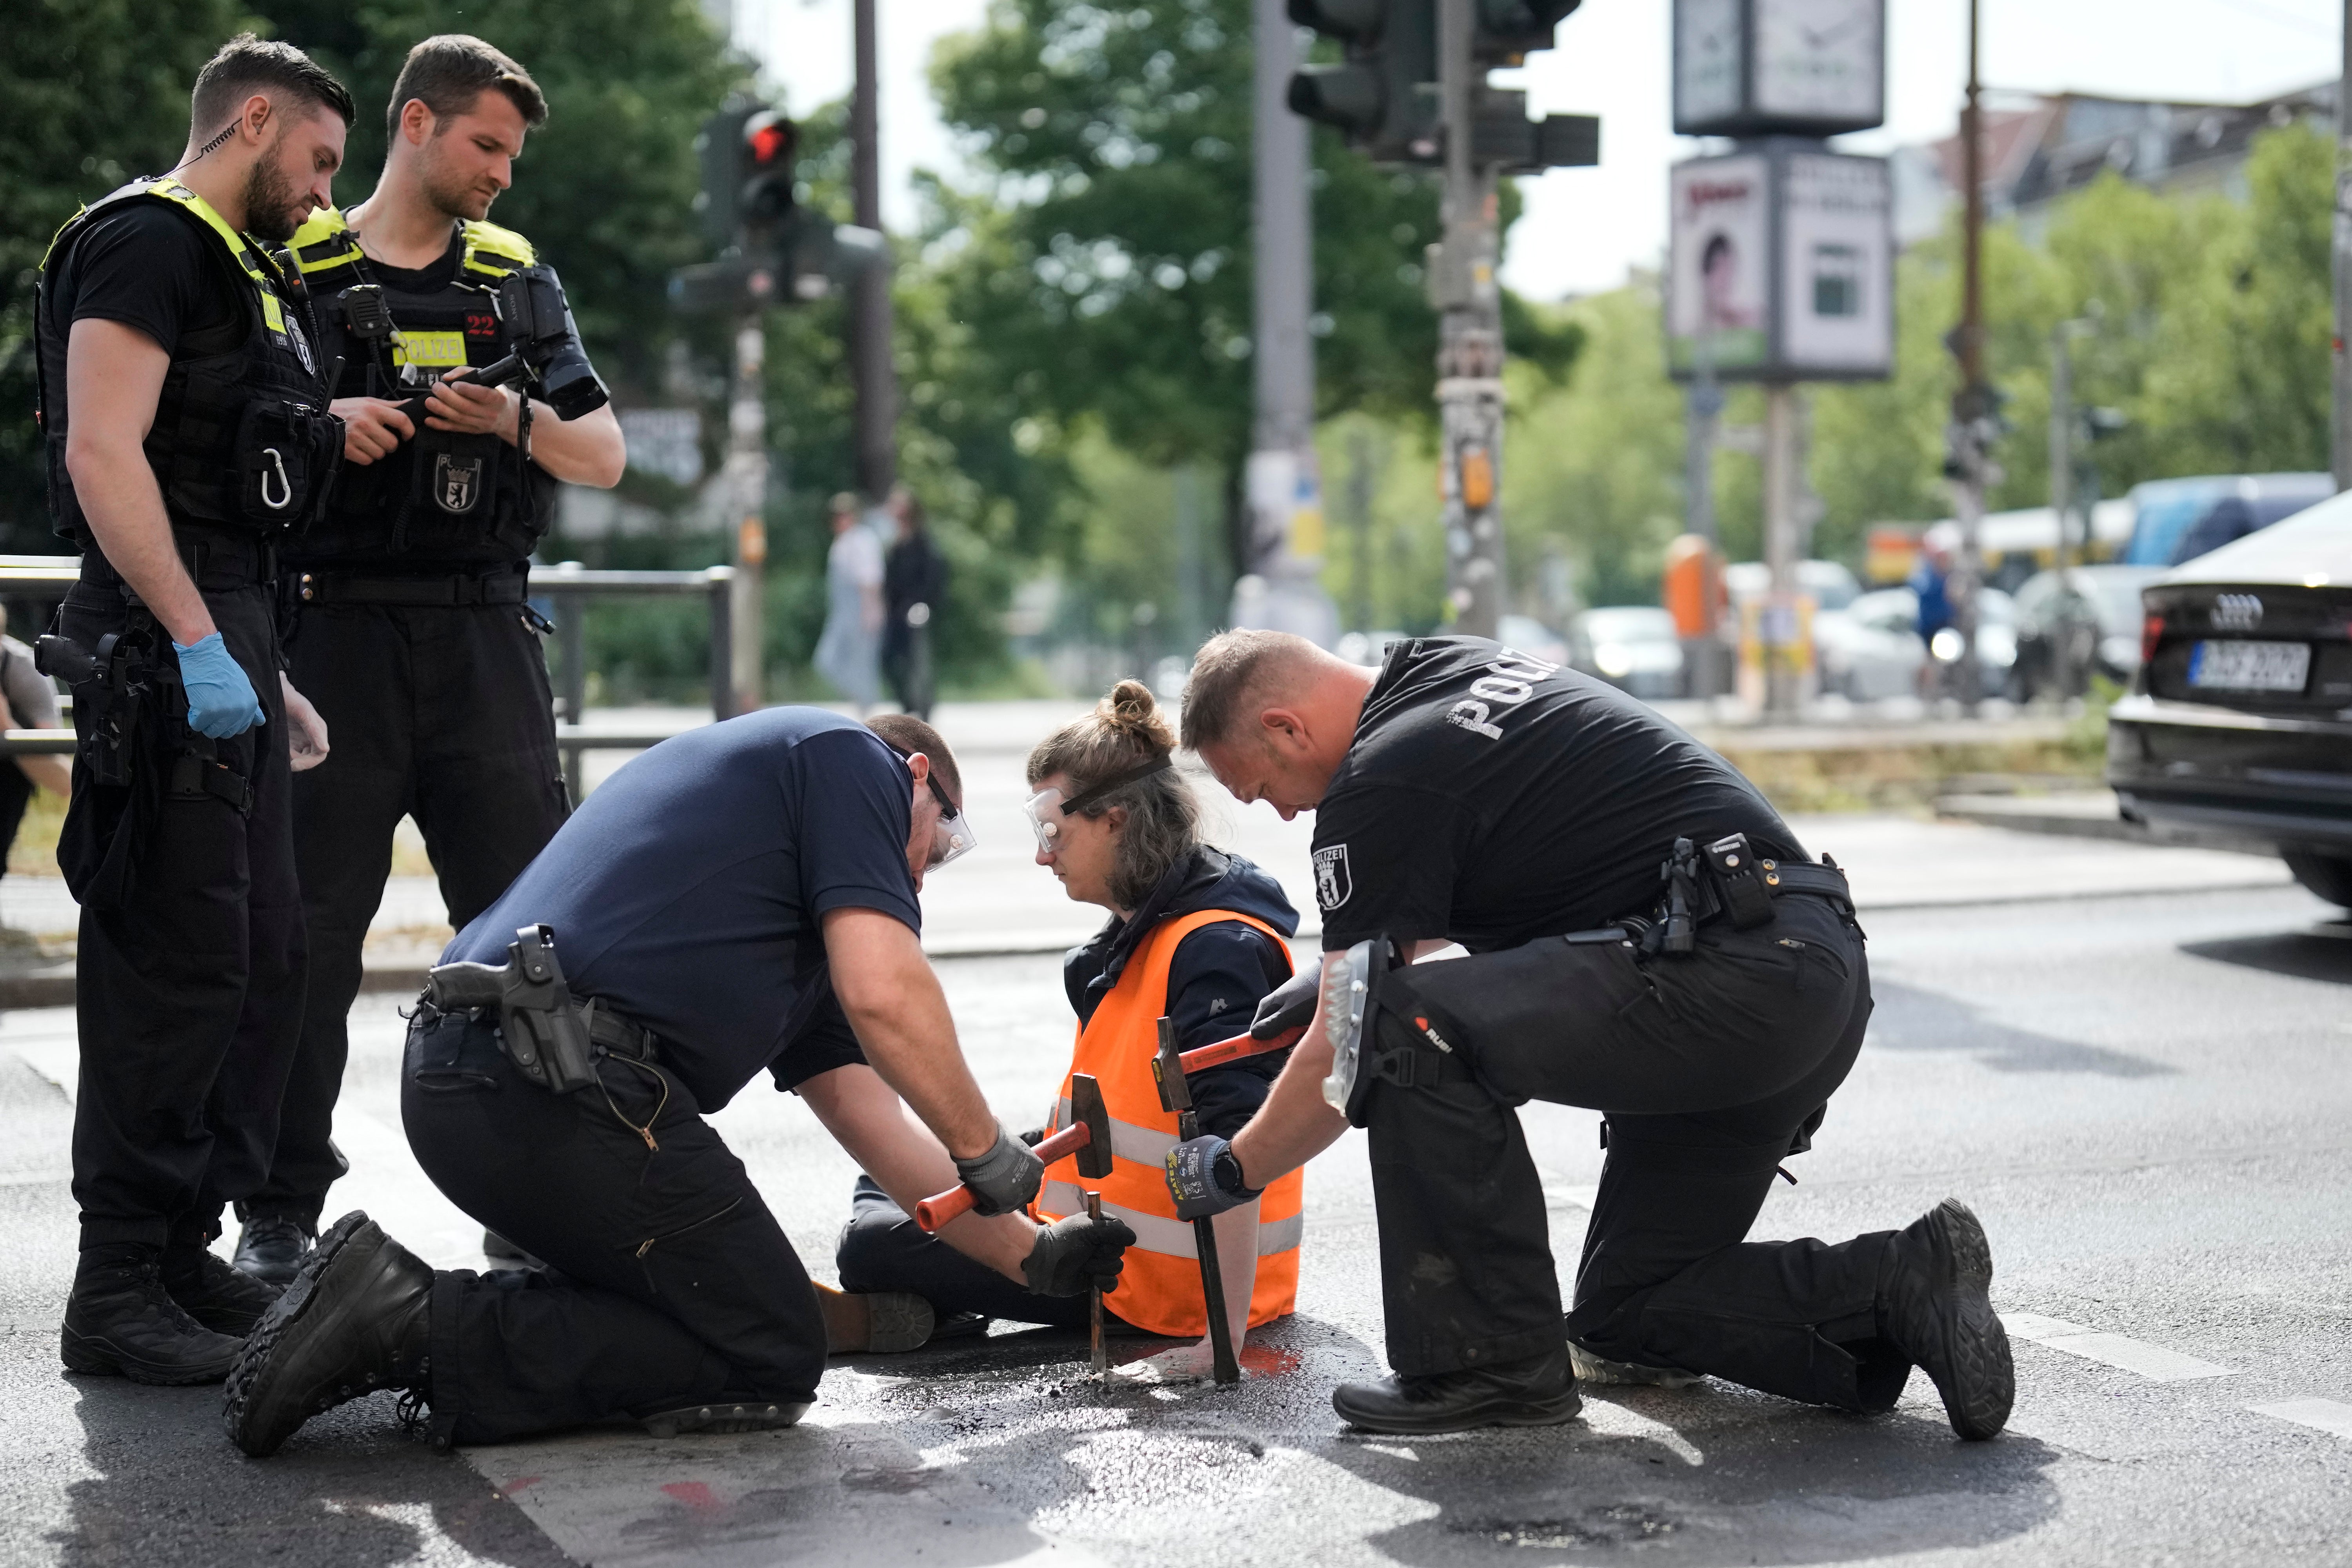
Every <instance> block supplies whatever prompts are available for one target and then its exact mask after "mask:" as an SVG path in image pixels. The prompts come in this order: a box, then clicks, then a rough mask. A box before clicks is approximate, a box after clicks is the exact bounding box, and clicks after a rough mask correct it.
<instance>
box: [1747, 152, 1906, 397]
mask: <svg viewBox="0 0 2352 1568" xmlns="http://www.w3.org/2000/svg"><path fill="white" fill-rule="evenodd" d="M1779 185H1780V258H1781V259H1780V353H1779V354H1778V355H1777V356H1776V357H1777V358H1778V359H1779V360H1780V362H1781V363H1784V364H1786V365H1788V366H1789V367H1790V371H1791V373H1792V374H1795V375H1798V376H1801V377H1807V378H1811V377H1817V376H1883V375H1885V374H1888V373H1889V372H1890V371H1891V370H1892V369H1893V368H1894V364H1895V303H1894V300H1893V299H1892V298H1891V297H1890V296H1891V295H1892V294H1893V291H1894V281H1895V279H1894V266H1895V261H1894V255H1893V251H1894V243H1893V235H1892V232H1891V209H1892V205H1893V202H1892V194H1891V192H1890V191H1889V188H1888V181H1887V173H1886V165H1885V163H1884V162H1882V161H1881V160H1879V159H1876V158H1854V157H1842V156H1840V155H1838V154H1836V153H1790V154H1788V155H1787V157H1786V158H1785V159H1784V160H1783V162H1782V166H1781V169H1780V181H1779Z"/></svg>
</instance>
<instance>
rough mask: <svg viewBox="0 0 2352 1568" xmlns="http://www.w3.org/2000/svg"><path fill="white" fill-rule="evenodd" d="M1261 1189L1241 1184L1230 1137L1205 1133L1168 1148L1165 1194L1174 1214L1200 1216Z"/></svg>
mask: <svg viewBox="0 0 2352 1568" xmlns="http://www.w3.org/2000/svg"><path fill="white" fill-rule="evenodd" d="M1260 1190H1261V1189H1258V1188H1253V1187H1245V1186H1244V1185H1242V1166H1241V1162H1240V1161H1238V1160H1236V1159H1234V1146H1233V1143H1232V1142H1231V1141H1230V1140H1227V1139H1223V1138H1219V1137H1217V1136H1215V1135H1214V1134H1209V1135H1206V1136H1203V1137H1200V1138H1194V1139H1191V1140H1188V1141H1187V1142H1182V1143H1179V1144H1177V1145H1176V1147H1174V1148H1173V1149H1171V1150H1169V1151H1168V1195H1169V1196H1171V1197H1172V1198H1174V1199H1175V1200H1176V1217H1177V1218H1179V1219H1200V1218H1202V1216H1204V1215H1215V1214H1223V1213H1224V1212H1225V1211H1226V1210H1227V1209H1232V1208H1239V1207H1241V1205H1244V1204H1245V1203H1247V1202H1249V1201H1250V1200H1251V1199H1252V1198H1254V1197H1255V1196H1257V1195H1258V1192H1259V1191H1260Z"/></svg>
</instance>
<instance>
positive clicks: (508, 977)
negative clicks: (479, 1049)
mask: <svg viewBox="0 0 2352 1568" xmlns="http://www.w3.org/2000/svg"><path fill="white" fill-rule="evenodd" d="M424 1000H425V1001H426V1002H428V1003H430V1004H432V1005H433V1006H435V1007H436V1008H438V1009H439V1010H440V1011H442V1012H444V1013H461V1012H467V1011H470V1010H473V1009H477V1008H484V1007H496V1008H497V1009H498V1011H499V1049H501V1050H503V1051H504V1052H505V1053H506V1056H507V1059H508V1060H509V1061H510V1062H512V1063H513V1064H514V1066H515V1070H516V1071H518V1072H520V1073H521V1074H522V1075H523V1077H525V1078H527V1079H530V1081H531V1082H533V1083H535V1084H537V1085H538V1086H539V1087H540V1088H541V1089H546V1090H547V1091H548V1092H549V1093H551V1094H571V1093H573V1092H575V1091H576V1090H579V1089H585V1088H587V1087H588V1086H589V1085H590V1084H592V1083H594V1082H595V1081H596V1064H595V1056H594V1051H595V1047H594V1046H593V1044H592V1042H591V1040H590V1038H589V1023H590V1019H589V1016H588V1012H587V1009H584V1008H583V1007H582V1006H581V1005H580V1004H579V1003H577V1002H575V1001H574V1000H573V999H572V988H571V986H569V985H568V984H565V982H564V979H563V967H562V964H560V963H557V962H556V958H555V932H554V931H552V930H551V929H550V928H549V927H547V926H543V925H530V926H524V927H522V928H520V930H518V931H516V932H515V940H514V941H513V942H510V943H509V944H508V947H507V962H506V963H502V964H489V963H443V964H436V965H435V966H434V967H433V968H432V969H431V970H429V971H428V972H427V973H426V974H425V995H424Z"/></svg>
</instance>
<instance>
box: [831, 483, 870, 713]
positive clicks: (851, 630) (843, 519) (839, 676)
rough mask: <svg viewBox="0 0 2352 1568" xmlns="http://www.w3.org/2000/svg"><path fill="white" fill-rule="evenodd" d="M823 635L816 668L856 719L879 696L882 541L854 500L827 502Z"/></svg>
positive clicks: (846, 495)
mask: <svg viewBox="0 0 2352 1568" xmlns="http://www.w3.org/2000/svg"><path fill="white" fill-rule="evenodd" d="M824 589H825V610H824V633H823V635H821V636H820V637H818V638H817V639H816V668H817V670H818V672H819V673H820V674H822V675H823V676H824V678H825V679H827V680H830V681H831V682H833V685H834V689H835V690H837V691H839V692H840V693H841V694H842V695H843V696H844V697H846V698H847V699H849V700H850V701H851V702H853V703H855V704H856V707H857V711H858V713H859V715H860V716H861V717H862V716H864V714H865V712H866V710H867V709H869V708H871V707H873V706H874V704H875V702H876V700H877V699H878V698H879V697H880V696H881V687H882V672H881V668H880V654H881V637H882V620H883V608H882V541H881V540H880V539H879V538H878V537H877V535H876V534H875V532H874V531H873V530H872V529H870V528H868V527H866V525H865V523H864V521H861V520H860V518H859V517H858V513H857V498H856V496H854V495H851V494H850V493H849V492H848V491H846V490H844V491H843V492H842V493H841V494H839V495H837V496H835V497H834V498H833V548H832V549H831V550H830V551H828V552H826V554H825V558H824Z"/></svg>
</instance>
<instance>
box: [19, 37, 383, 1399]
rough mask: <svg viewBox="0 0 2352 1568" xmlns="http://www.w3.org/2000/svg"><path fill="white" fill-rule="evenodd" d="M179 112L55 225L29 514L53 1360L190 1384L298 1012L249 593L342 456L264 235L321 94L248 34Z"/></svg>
mask: <svg viewBox="0 0 2352 1568" xmlns="http://www.w3.org/2000/svg"><path fill="white" fill-rule="evenodd" d="M190 110H191V117H192V118H191V123H190V126H189V131H188V146H187V151H186V153H184V155H183V157H182V159H181V161H180V163H179V164H178V166H177V167H176V168H174V169H173V172H172V174H168V175H165V176H163V177H161V178H158V179H148V180H137V181H133V182H132V183H131V184H128V185H125V186H124V187H123V188H122V189H121V190H119V191H116V192H115V193H114V194H113V195H110V196H108V197H106V198H105V199H104V200H102V201H100V202H97V203H95V204H93V205H90V206H89V207H87V208H85V209H83V210H82V211H81V212H80V213H79V214H78V215H77V216H75V217H74V218H73V220H72V221H71V222H69V223H68V224H67V225H66V226H65V228H64V229H63V230H62V231H61V232H60V233H59V234H58V238H57V241H56V243H55V245H54V246H52V247H51V248H50V251H49V254H48V257H47V260H46V261H45V262H44V263H43V264H42V271H41V282H40V291H39V296H38V300H37V305H36V307H35V309H36V311H37V320H36V332H37V352H38V355H39V374H40V403H39V409H40V421H41V427H42V432H43V435H44V437H45V438H46V441H47V448H48V462H49V502H50V508H51V511H52V514H53V516H54V517H55V519H56V522H57V526H58V532H59V533H61V534H63V535H64V536H65V537H67V538H68V539H70V540H72V541H73V542H75V543H76V544H77V545H79V547H80V548H81V549H82V552H83V554H82V569H81V578H80V581H79V583H77V584H75V585H74V587H73V588H72V589H70V590H69V591H68V593H67V595H66V598H65V602H64V604H63V605H61V606H60V607H59V609H58V617H57V621H56V623H55V626H54V628H53V630H52V632H51V634H50V635H49V636H48V637H44V638H42V639H41V646H40V653H41V656H42V661H43V666H44V668H46V669H47V672H48V673H50V674H53V675H57V676H59V677H62V678H63V679H65V680H66V681H67V682H68V684H69V685H70V687H71V688H72V690H73V696H74V728H75V730H76V731H77V732H78V736H79V750H78V752H77V753H76V757H75V763H74V792H73V804H72V806H71V808H70V810H69V811H68V816H67V820H66V824H65V827H64V830H63V832H62V835H61V837H60V841H59V845H58V862H59V865H60V867H61V868H62V869H63V870H64V871H65V873H66V878H67V881H68V885H69V886H70V887H71V888H72V889H73V892H74V896H75V897H76V898H77V899H78V900H80V903H81V939H80V946H79V967H78V970H77V973H76V976H75V1004H76V1006H77V1009H78V1011H79V1027H80V1037H81V1080H80V1081H81V1088H80V1092H79V1095H78V1096H77V1097H76V1100H75V1104H74V1137H73V1162H74V1182H73V1187H74V1198H75V1201H76V1202H77V1203H78V1204H79V1206H80V1209H81V1258H80V1262H79V1267H78V1268H77V1269H76V1271H75V1276H74V1286H73V1294H72V1297H71V1299H70V1300H68V1303H67V1306H66V1315H65V1327H64V1333H63V1352H64V1356H65V1363H66V1365H67V1366H68V1367H69V1368H71V1369H72V1370H74V1371H77V1372H91V1373H121V1374H123V1375H125V1376H128V1377H131V1378H135V1379H138V1380H140V1381H142V1382H148V1383H204V1382H215V1381H217V1380H219V1379H220V1378H221V1377H222V1376H223V1375H224V1374H225V1373H226V1372H227V1370H228V1366H229V1363H230V1362H231V1361H232V1360H233V1359H234V1358H235V1356H236V1350H237V1346H238V1342H239V1341H238V1337H237V1336H240V1335H242V1334H244V1333H245V1332H247V1331H249V1330H250V1329H251V1327H252V1326H253V1323H254V1322H255V1321H256V1320H257V1318H258V1317H259V1316H260V1314H261V1311H262V1310H264V1309H265V1308H266V1307H267V1306H268V1304H269V1301H270V1300H271V1299H272V1298H273V1297H274V1296H275V1294H276V1291H275V1290H274V1289H271V1288H270V1287H268V1286H266V1285H263V1284H262V1283H260V1282H259V1281H257V1280H253V1279H247V1278H246V1277H245V1276H243V1275H241V1274H238V1273H236V1272H235V1271H234V1270H232V1269H230V1268H227V1267H226V1265H224V1264H222V1263H221V1262H220V1261H219V1260H218V1259H216V1258H214V1257H213V1255H212V1254H211V1253H210V1252H209V1251H207V1250H206V1246H207V1244H208V1243H209V1242H210V1241H211V1240H212V1238H213V1237H215V1236H217V1235H218V1234H219V1227H220V1215H221V1208H222V1205H223V1204H224V1203H226V1202H228V1201H232V1200H235V1199H238V1198H242V1197H244V1196H246V1195H247V1194H250V1193H251V1192H253V1191H254V1190H255V1188H256V1187H257V1186H258V1185H259V1184H260V1182H261V1180H262V1176H263V1174H264V1172H265V1171H266V1169H267V1167H268V1159H269V1150H270V1146H271V1143H272V1141H273V1140H274V1139H275V1137H276V1135H277V1118H278V1094H279V1091H280V1089H282V1087H283V1086H284V1083H285V1078H286V1068H287V1063H288V1061H289V1059H290V1058H291V1056H292V1053H293V1047H294V1037H295V1033H296V1031H297V1029H298V1027H299V1023H300V1018H301V1012H302V986H303V963H302V931H301V923H300V922H301V909H300V905H299V901H298V895H297V892H296V888H295V876H294V853H293V851H294V846H293V837H292V830H291V826H290V811H289V800H288V795H289V786H290V778H289V761H290V762H291V763H292V765H298V766H299V765H303V764H305V763H311V762H315V761H317V760H318V759H319V758H320V756H322V755H323V754H324V751H325V742H326V736H325V732H324V731H323V730H322V729H321V728H320V726H319V724H318V721H317V715H316V714H315V713H312V712H310V710H309V708H308V705H307V704H305V703H304V702H303V701H302V700H301V699H300V698H299V696H298V695H297V694H296V692H295V690H294V689H293V688H292V687H291V686H289V685H287V684H285V683H284V681H283V679H282V678H281V676H280V673H279V668H280V659H279V651H278V637H277V633H276V617H275V615H274V612H273V608H272V598H271V594H272V589H271V585H270V584H271V578H272V575H273V573H274V570H275V566H274V552H275V549H276V546H277V542H278V540H280V539H281V538H283V537H286V536H288V535H289V532H291V531H296V530H299V528H300V527H301V526H302V525H303V524H304V523H305V522H307V521H309V519H310V516H311V514H312V512H313V510H315V503H316V502H317V500H318V499H319V498H320V496H321V495H322V494H323V493H324V490H325V488H326V484H327V481H328V479H329V478H330V477H331V472H332V469H333V466H334V463H335V461H336V457H337V454H338V452H339V451H340V449H341V444H342V431H341V426H340V425H339V424H338V423H337V422H336V421H335V419H333V418H332V417H331V416H329V415H328V414H326V413H325V412H324V410H325V407H326V403H327V396H326V386H325V384H324V383H323V381H322V380H321V379H320V374H319V366H318V361H317V357H316V353H317V351H316V348H315V345H314V343H313V341H312V336H311V328H310V323H309V321H307V320H306V319H305V312H304V310H303V309H302V307H301V306H300V304H299V294H298V290H297V289H296V288H295V287H294V285H293V284H292V283H291V282H290V280H289V277H288V276H287V275H286V273H285V272H283V271H282V270H281V268H280V264H279V263H278V261H277V260H275V259H273V258H272V255H271V253H270V250H269V248H268V246H269V245H270V244H273V243H283V242H284V241H285V240H286V239H287V238H288V237H289V236H291V235H292V234H293V232H294V229H295V226H296V225H298V224H299V223H300V222H301V221H302V218H303V216H304V215H305V214H306V213H308V212H310V210H311V209H312V208H314V207H319V206H323V205H325V204H326V202H327V200H328V192H329V183H330V181H331V179H332V178H333V175H334V172H335V169H336V167H337V165H338V164H339V163H341V160H342V150H343V134H344V132H345V130H346V128H347V127H348V126H349V124H350V122H351V118H352V100H351V97H350V95H349V94H348V93H346V92H345V91H344V90H343V89H342V87H341V84H340V83H338V82H337V81H336V80H335V79H333V78H332V77H331V76H329V75H328V74H327V73H326V72H325V71H324V70H321V69H320V68H319V67H318V66H317V65H315V64H313V63H312V62H311V61H310V58H308V57H306V56H305V55H303V54H302V53H301V52H300V51H299V50H297V49H293V48H290V47H287V46H286V45H283V44H274V43H263V42H260V41H258V40H257V39H256V38H254V37H252V36H251V35H249V34H248V35H247V36H244V37H239V38H237V39H236V40H234V41H232V42H231V43H229V44H228V45H227V46H226V47H224V48H223V49H222V50H221V51H220V53H218V54H217V55H215V56H214V57H213V58H212V60H211V62H210V63H209V64H207V65H206V66H205V68H204V69H203V71H202V72H201V73H200V74H199V75H198V77H197V79H196V84H195V90H194V96H193V98H192V100H191V104H190ZM290 753H299V755H290Z"/></svg>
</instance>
